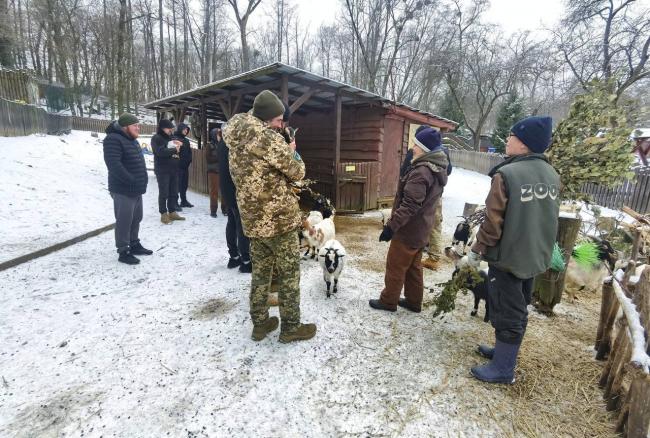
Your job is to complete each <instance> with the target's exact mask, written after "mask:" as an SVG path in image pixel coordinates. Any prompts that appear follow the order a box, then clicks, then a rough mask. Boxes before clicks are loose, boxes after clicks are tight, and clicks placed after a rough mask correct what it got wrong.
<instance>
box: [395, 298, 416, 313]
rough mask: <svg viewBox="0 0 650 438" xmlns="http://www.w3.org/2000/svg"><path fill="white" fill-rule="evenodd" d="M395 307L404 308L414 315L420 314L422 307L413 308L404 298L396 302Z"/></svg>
mask: <svg viewBox="0 0 650 438" xmlns="http://www.w3.org/2000/svg"><path fill="white" fill-rule="evenodd" d="M397 305H398V306H400V307H403V308H405V309H406V310H410V311H411V312H415V313H420V312H422V307H415V306H412V305H410V304H409V302H408V301H406V298H400V299H399V301H398V302H397Z"/></svg>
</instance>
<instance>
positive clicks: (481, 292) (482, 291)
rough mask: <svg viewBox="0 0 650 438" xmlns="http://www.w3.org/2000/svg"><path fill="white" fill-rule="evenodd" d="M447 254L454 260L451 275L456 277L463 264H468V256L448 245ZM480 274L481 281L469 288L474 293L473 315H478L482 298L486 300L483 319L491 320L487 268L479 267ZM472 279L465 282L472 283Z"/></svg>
mask: <svg viewBox="0 0 650 438" xmlns="http://www.w3.org/2000/svg"><path fill="white" fill-rule="evenodd" d="M445 255H446V256H447V257H449V258H450V259H452V260H453V261H454V272H452V273H451V277H452V278H454V277H455V276H456V275H458V273H459V272H461V271H460V268H462V267H463V266H467V256H466V255H463V256H461V255H460V254H458V253H457V252H456V250H455V249H452V247H450V246H448V247H447V248H445ZM478 274H479V275H480V276H481V280H482V281H481V282H480V283H477V284H474V285H473V286H469V287H468V289H469V290H470V291H471V292H472V294H473V295H474V310H472V313H471V315H472V316H476V315H477V314H478V306H479V304H480V303H481V300H484V301H485V317H484V318H483V321H485V322H488V321H489V320H490V305H489V301H488V273H487V269H479V270H478ZM469 280H470V279H469V278H468V279H465V283H466V284H468V283H472V282H471V281H469Z"/></svg>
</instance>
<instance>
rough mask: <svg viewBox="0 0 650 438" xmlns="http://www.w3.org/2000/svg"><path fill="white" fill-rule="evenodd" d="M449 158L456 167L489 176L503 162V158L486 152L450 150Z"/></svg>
mask: <svg viewBox="0 0 650 438" xmlns="http://www.w3.org/2000/svg"><path fill="white" fill-rule="evenodd" d="M449 158H451V164H452V166H454V167H461V168H463V169H467V170H473V171H474V172H478V173H482V174H483V175H487V174H488V173H489V172H490V169H492V168H493V167H494V166H496V165H497V164H499V163H502V162H503V157H502V156H500V155H497V154H486V153H484V152H473V151H459V150H456V149H450V150H449Z"/></svg>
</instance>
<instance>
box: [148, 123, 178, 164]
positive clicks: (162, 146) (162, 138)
mask: <svg viewBox="0 0 650 438" xmlns="http://www.w3.org/2000/svg"><path fill="white" fill-rule="evenodd" d="M170 141H172V137H171V135H167V134H165V131H163V130H162V129H160V128H158V132H157V133H156V135H154V136H153V137H151V149H152V150H153V170H154V172H156V173H173V172H178V158H179V157H178V152H176V148H175V147H168V146H167V144H168V143H169V142H170Z"/></svg>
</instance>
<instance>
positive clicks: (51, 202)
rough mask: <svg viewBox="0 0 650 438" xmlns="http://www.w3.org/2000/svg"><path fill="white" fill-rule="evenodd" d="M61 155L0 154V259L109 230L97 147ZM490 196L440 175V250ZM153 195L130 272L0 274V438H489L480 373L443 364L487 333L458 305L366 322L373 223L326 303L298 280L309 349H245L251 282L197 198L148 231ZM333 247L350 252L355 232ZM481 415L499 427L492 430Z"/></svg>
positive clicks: (40, 144)
mask: <svg viewBox="0 0 650 438" xmlns="http://www.w3.org/2000/svg"><path fill="white" fill-rule="evenodd" d="M62 139H63V140H65V142H63V141H62V140H61V139H59V138H58V137H24V138H14V139H0V148H1V150H2V152H3V153H4V154H5V160H3V161H2V162H1V163H0V170H1V172H2V175H4V176H5V185H4V186H3V187H2V188H1V189H0V193H1V194H2V199H5V200H6V201H5V202H8V203H10V205H9V208H6V209H3V210H2V213H1V214H2V215H3V216H1V218H2V223H3V225H4V227H5V233H4V234H3V237H2V239H3V240H2V241H1V242H0V247H2V248H7V247H8V248H9V249H10V251H11V252H10V253H9V254H10V255H14V256H15V255H20V254H21V253H27V252H30V251H32V250H34V249H36V248H38V247H39V246H44V245H46V244H48V243H54V242H56V241H62V240H65V239H66V238H69V237H71V236H72V235H75V234H81V233H83V232H86V231H89V230H90V229H93V228H97V227H98V226H101V225H104V224H107V223H110V222H112V220H113V216H112V209H111V202H110V198H109V196H108V193H107V192H106V181H105V178H106V176H105V175H106V172H105V168H104V164H103V161H102V157H101V146H100V144H99V143H97V139H95V138H92V137H90V135H89V134H87V133H77V132H75V133H73V134H72V135H70V136H64V137H62ZM30 166H31V167H30ZM488 189H489V178H487V177H486V176H483V175H479V174H476V173H474V172H468V171H465V170H462V169H455V170H454V172H453V173H452V175H451V177H450V181H449V185H448V186H447V188H446V190H445V196H444V200H443V207H444V215H445V222H444V231H445V234H447V235H450V234H451V232H452V230H453V228H454V226H455V225H456V223H457V222H458V218H457V217H456V216H457V215H460V214H461V213H462V209H463V205H464V203H465V202H476V203H482V202H483V200H484V199H485V196H486V194H487V191H488ZM156 195H157V189H156V185H155V179H154V178H153V177H152V178H151V179H150V182H149V189H148V191H147V194H146V195H145V200H144V211H145V214H144V216H145V217H144V221H143V223H142V226H141V233H140V237H141V239H142V243H143V244H144V245H145V246H146V247H148V248H151V249H153V250H154V251H155V252H154V254H153V255H152V256H149V257H141V259H142V263H141V264H140V265H137V266H126V265H122V264H119V263H117V260H116V259H117V255H116V253H115V250H114V242H113V234H112V233H110V232H109V233H105V234H102V235H100V236H97V237H94V238H92V239H89V240H86V241H84V242H81V243H79V244H76V245H73V246H71V247H68V248H66V249H64V250H62V251H59V252H57V253H54V254H51V255H48V256H45V257H42V258H39V259H36V260H34V261H32V262H29V263H26V264H23V265H20V266H17V267H15V268H12V269H9V270H6V271H3V272H0V284H2V288H1V289H0V339H2V340H3V342H2V346H1V347H0V436H3V437H4V436H7V437H8V436H18V437H36V436H37V437H60V436H91V437H98V436H103V437H109V436H115V437H159V436H174V437H180V436H183V437H199V436H210V437H213V436H219V437H221V436H224V437H225V436H227V437H230V436H243V437H246V436H269V437H311V436H363V437H365V436H416V437H419V436H498V435H501V434H503V433H504V431H503V430H502V429H501V427H500V426H499V425H498V424H497V423H496V421H493V420H492V419H491V418H490V415H489V414H488V412H487V411H486V408H485V402H486V400H487V399H491V398H493V397H503V396H504V393H503V392H501V393H496V394H495V393H494V392H490V391H495V389H494V388H485V387H483V386H480V385H479V384H476V383H475V382H473V381H472V379H471V378H470V377H469V375H468V369H469V368H468V367H469V366H471V365H473V364H474V363H477V362H479V361H480V360H479V359H477V358H472V359H471V360H470V361H469V362H468V363H466V359H465V356H463V357H461V358H460V359H459V357H460V356H459V354H460V353H459V351H463V352H464V353H463V355H466V354H468V353H467V352H469V351H470V348H471V345H473V344H474V343H475V342H476V341H485V340H488V339H489V333H490V329H489V326H488V325H487V324H483V323H482V322H480V321H479V319H478V318H471V317H470V316H469V309H468V308H467V303H469V301H470V300H471V298H470V297H469V296H467V297H463V298H460V299H459V305H460V306H461V307H460V308H459V309H458V311H457V312H455V313H454V314H453V315H450V316H449V317H447V318H446V319H445V320H443V321H436V322H432V320H431V315H430V312H423V313H422V314H412V313H408V312H405V311H404V310H403V309H399V310H398V312H397V313H396V314H388V313H385V312H377V311H372V310H371V309H369V307H368V303H367V300H368V299H369V298H374V297H377V296H378V294H379V292H380V291H381V288H382V286H383V274H382V272H381V271H380V270H371V269H367V268H365V267H364V259H365V258H367V257H377V258H379V259H380V260H381V258H382V257H383V254H385V250H386V247H387V246H386V245H385V244H379V243H375V242H376V239H377V236H378V234H379V231H380V225H379V222H377V226H376V233H375V234H376V235H375V234H373V235H369V236H368V237H367V239H368V240H367V241H368V242H373V243H372V245H375V248H378V249H377V250H376V251H375V252H377V254H374V255H369V254H361V253H357V254H350V256H351V257H350V259H349V262H348V264H347V266H346V268H345V271H344V273H343V274H342V277H341V280H340V287H339V293H338V294H337V295H334V296H333V297H332V298H331V299H327V298H326V297H325V289H324V282H323V280H322V274H321V272H320V269H319V267H318V266H317V265H316V263H315V262H313V261H311V260H309V261H303V262H302V272H301V294H302V297H301V299H302V300H301V309H302V318H303V320H304V321H307V322H315V323H316V324H317V325H318V333H317V335H316V337H315V338H314V339H313V340H310V341H306V342H301V343H295V344H289V345H284V344H281V343H279V342H278V340H277V336H278V332H274V333H272V334H271V335H270V336H269V337H267V339H265V340H264V341H262V342H259V343H256V342H253V341H252V340H251V339H250V332H251V328H252V327H251V323H250V318H249V316H248V290H249V283H250V275H246V274H240V273H238V272H237V271H236V270H235V271H231V270H228V269H226V268H225V264H226V261H227V252H226V244H225V238H224V228H225V222H226V221H225V219H224V218H223V217H221V215H220V216H219V217H218V218H216V219H213V218H210V217H209V215H208V199H207V197H205V196H203V195H198V194H194V193H193V194H191V196H190V200H191V202H193V203H194V204H195V207H194V208H192V209H185V210H184V212H183V215H185V216H186V217H187V221H185V222H177V223H174V224H173V225H169V226H165V225H162V224H161V223H160V221H159V216H158V213H157V208H156ZM373 214H374V215H376V213H370V214H368V215H366V217H365V219H366V220H372V219H373ZM374 231H375V230H373V232H374ZM9 234H11V236H10V235H9ZM339 238H340V239H341V240H342V242H343V244H344V245H345V244H346V239H348V240H347V242H349V243H352V241H353V238H354V239H355V241H358V240H363V239H364V237H363V236H359V235H355V231H354V230H352V231H349V230H348V231H346V232H342V233H341V235H340V236H339ZM350 247H352V246H350ZM382 251H383V253H382ZM348 252H349V253H350V251H348ZM6 258H9V257H8V255H7V254H5V250H4V249H3V256H2V259H6ZM449 270H450V267H449V266H447V267H445V268H444V269H443V270H442V271H440V272H437V273H435V275H434V274H432V273H430V272H427V274H426V277H425V283H426V284H427V285H428V286H432V285H433V284H434V283H437V282H440V281H444V280H445V279H446V278H448V276H449ZM482 311H483V309H482V308H481V311H480V313H481V314H482ZM271 313H272V314H277V309H272V310H271ZM533 330H534V327H533V328H531V332H532V333H534V331H533ZM581 348H584V347H581ZM459 349H460V350H459ZM466 350H467V352H465V351H466ZM470 354H471V353H470ZM466 388H471V389H470V392H472V393H473V392H476V393H477V394H482V395H471V394H470V393H468V392H467V389H466ZM461 399H462V405H461V404H460V403H461V402H460V400H461ZM496 415H497V417H495V414H494V412H492V411H491V416H492V417H494V419H495V420H496V419H497V418H499V419H501V418H502V417H503V416H505V419H504V420H503V421H504V422H505V424H511V422H510V421H509V420H508V418H507V415H509V414H508V413H503V414H502V413H499V412H497V414H496ZM507 427H509V426H507ZM508 433H509V432H508Z"/></svg>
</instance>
